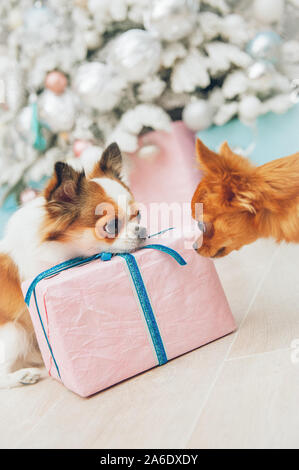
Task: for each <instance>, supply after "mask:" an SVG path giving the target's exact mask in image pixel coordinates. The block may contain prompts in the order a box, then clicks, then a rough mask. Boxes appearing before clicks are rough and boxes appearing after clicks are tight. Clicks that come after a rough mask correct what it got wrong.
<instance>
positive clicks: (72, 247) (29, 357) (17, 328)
mask: <svg viewBox="0 0 299 470" xmlns="http://www.w3.org/2000/svg"><path fill="white" fill-rule="evenodd" d="M94 181H95V182H96V183H98V184H99V185H101V186H102V187H103V188H104V190H105V192H106V194H107V195H108V196H109V197H111V198H112V199H113V200H114V201H115V202H116V203H120V204H121V205H122V206H123V207H122V209H123V210H124V209H126V210H127V209H128V204H127V202H128V201H129V200H130V199H131V194H130V193H129V191H127V190H126V188H125V187H124V186H123V185H121V184H120V183H118V182H117V181H116V180H112V179H110V178H97V179H94ZM45 203H46V201H45V199H44V198H43V197H39V198H37V199H35V200H33V201H32V202H29V203H27V204H26V205H25V206H23V207H21V208H20V209H19V210H18V211H17V212H16V213H15V214H14V215H13V216H12V217H11V219H10V221H9V223H8V225H7V228H6V233H5V238H4V239H3V240H2V241H1V242H0V253H5V254H7V255H9V256H10V257H11V259H12V260H13V261H14V263H15V264H16V266H17V267H18V270H19V274H20V278H21V280H22V281H23V280H25V279H30V278H33V277H35V276H36V275H37V274H39V273H40V272H41V271H44V270H46V269H48V268H50V267H51V266H54V265H56V264H58V263H60V262H62V261H65V260H67V259H70V258H73V257H76V256H90V255H92V254H95V253H99V252H101V251H107V244H105V243H103V242H100V241H99V240H97V239H96V238H95V237H92V236H91V234H90V231H88V230H86V232H84V233H83V234H82V233H80V236H78V238H73V239H72V241H71V242H69V243H60V242H59V241H49V242H42V243H41V242H40V238H41V237H40V231H41V224H42V222H43V220H44V218H45V215H46V209H45ZM129 219H130V214H127V230H126V232H125V233H124V234H120V235H119V237H117V238H116V239H115V241H114V242H113V244H112V245H110V246H109V251H113V252H117V251H130V250H133V249H135V248H137V246H138V245H139V243H140V240H139V239H138V234H137V232H136V227H138V224H137V223H136V220H132V221H130V220H129ZM0 295H1V294H0ZM24 308H26V307H25V304H24ZM21 313H22V312H20V314H21ZM41 364H42V361H41V357H40V353H39V351H38V348H37V344H36V339H35V335H34V333H33V332H28V331H26V330H25V328H23V327H22V326H21V325H20V324H19V323H18V322H17V321H15V322H9V323H6V324H4V325H3V326H1V327H0V388H10V387H17V386H20V385H24V384H31V383H35V382H37V381H38V380H39V379H40V377H41V376H42V375H43V373H44V372H43V370H42V369H39V368H36V367H28V365H30V366H32V365H41ZM24 365H26V366H27V367H25V368H24ZM20 367H21V368H20Z"/></svg>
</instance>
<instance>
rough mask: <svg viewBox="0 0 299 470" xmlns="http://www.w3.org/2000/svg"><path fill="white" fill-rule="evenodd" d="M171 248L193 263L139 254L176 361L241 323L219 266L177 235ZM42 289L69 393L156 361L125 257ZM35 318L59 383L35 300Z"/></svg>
mask: <svg viewBox="0 0 299 470" xmlns="http://www.w3.org/2000/svg"><path fill="white" fill-rule="evenodd" d="M151 242H152V243H159V242H160V243H161V242H162V243H166V240H165V238H163V239H161V238H159V237H158V238H155V239H153V240H151ZM167 245H168V246H170V247H172V248H174V249H175V250H177V251H178V252H179V253H180V254H181V255H182V256H183V258H184V259H185V260H186V261H187V265H185V266H180V265H179V264H178V263H177V262H176V261H175V260H174V259H173V258H171V257H170V256H169V255H167V254H165V253H161V252H159V251H155V250H151V249H144V250H139V251H138V252H136V253H135V257H136V260H137V262H138V265H139V268H140V270H141V273H142V276H143V279H144V283H145V286H146V288H147V292H148V294H149V297H150V301H151V304H152V307H153V311H154V313H155V317H156V320H157V323H158V327H159V330H160V333H161V337H162V340H163V342H164V346H165V350H166V354H167V357H168V359H172V358H174V357H177V356H179V355H181V354H184V353H186V352H188V351H191V350H192V349H195V348H197V347H199V346H201V345H203V344H206V343H209V342H210V341H213V340H215V339H217V338H219V337H221V336H224V335H226V334H228V333H230V332H231V331H233V330H234V329H235V323H234V319H233V317H232V314H231V312H230V308H229V306H228V303H227V300H226V298H225V295H224V292H223V289H222V287H221V284H220V282H219V279H218V276H217V273H216V270H215V268H214V264H213V262H212V261H211V260H209V259H207V258H203V257H201V256H195V254H194V252H193V250H192V249H190V247H188V248H186V247H185V240H184V239H183V238H182V237H181V236H179V235H178V234H177V233H175V231H174V232H173V234H172V236H171V237H168V239H167ZM28 285H29V283H28V282H26V283H24V285H23V290H24V293H26V290H27V287H28ZM36 292H37V300H38V305H39V307H40V312H41V315H42V319H43V322H44V325H45V329H46V331H47V335H48V338H49V341H50V344H51V347H52V350H53V352H54V356H55V359H56V361H57V363H58V367H59V369H60V374H61V380H62V382H63V383H64V385H65V386H66V387H67V388H69V389H70V390H72V391H74V392H76V393H77V394H79V395H81V396H89V395H92V394H93V393H95V392H98V391H100V390H103V389H105V388H107V387H109V386H111V385H113V384H116V383H117V382H120V381H122V380H124V379H127V378H129V377H132V376H134V375H136V374H138V373H140V372H142V371H145V370H147V369H150V368H152V367H154V366H156V365H157V364H158V361H157V357H156V354H155V350H154V348H153V345H152V341H151V337H150V334H149V332H148V329H147V326H146V323H145V319H144V316H143V313H142V311H141V309H140V307H139V303H138V300H137V296H136V293H135V289H134V287H133V284H132V281H131V278H130V275H129V271H128V269H127V266H126V263H125V260H124V259H122V258H120V257H117V256H116V257H114V258H113V259H112V260H111V261H101V260H97V261H93V262H91V263H89V264H88V265H83V266H80V267H77V268H72V269H69V270H67V271H64V272H62V273H60V274H58V275H55V276H53V277H52V278H49V279H44V280H42V281H41V282H40V283H39V284H38V286H37V289H36ZM30 314H31V318H32V321H33V323H34V327H35V331H36V334H37V338H38V343H39V346H40V349H41V352H42V355H43V359H44V362H45V365H46V368H47V369H48V371H49V373H50V374H51V375H52V376H53V377H55V378H59V377H58V374H57V371H56V368H55V365H54V364H53V360H52V358H51V355H50V352H49V349H48V346H47V344H46V341H45V338H44V335H43V332H42V329H41V325H40V322H39V319H38V315H37V311H36V307H35V303H34V300H33V298H32V299H31V303H30Z"/></svg>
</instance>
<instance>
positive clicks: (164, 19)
mask: <svg viewBox="0 0 299 470" xmlns="http://www.w3.org/2000/svg"><path fill="white" fill-rule="evenodd" d="M149 4H150V6H149V9H148V10H147V11H146V12H145V14H144V24H145V28H146V29H147V30H148V31H151V32H152V33H154V34H156V35H157V36H158V37H159V38H160V39H164V40H166V41H176V40H178V39H182V38H184V37H186V36H187V35H188V34H190V33H191V31H192V30H193V27H194V24H195V22H196V18H197V12H198V9H199V0H154V1H152V2H149Z"/></svg>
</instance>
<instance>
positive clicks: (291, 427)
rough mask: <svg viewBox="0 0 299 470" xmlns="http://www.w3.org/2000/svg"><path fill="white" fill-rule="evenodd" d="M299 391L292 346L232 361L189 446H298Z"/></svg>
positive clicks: (227, 363) (221, 378) (209, 401)
mask: <svg viewBox="0 0 299 470" xmlns="http://www.w3.org/2000/svg"><path fill="white" fill-rule="evenodd" d="M298 394H299V364H298V363H297V364H293V363H292V361H291V352H290V351H289V350H287V351H274V352H271V353H264V354H261V355H255V356H251V357H248V358H240V359H233V360H229V361H226V362H225V365H224V369H223V371H222V373H221V375H220V377H219V379H218V381H217V383H216V385H215V387H214V389H213V392H212V393H211V396H210V399H209V400H208V403H207V405H206V407H205V409H204V411H203V413H202V415H201V417H200V419H199V420H198V423H197V425H196V427H195V429H194V431H193V433H192V436H191V438H190V440H189V442H188V447H191V448H193V447H195V448H298V447H299V432H298V429H299V413H298Z"/></svg>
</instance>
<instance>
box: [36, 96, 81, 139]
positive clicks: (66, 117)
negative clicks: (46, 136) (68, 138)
mask: <svg viewBox="0 0 299 470" xmlns="http://www.w3.org/2000/svg"><path fill="white" fill-rule="evenodd" d="M38 108H39V117H40V120H42V121H43V122H45V123H46V124H47V125H48V126H49V128H50V130H51V131H52V132H54V133H56V132H60V131H69V130H71V129H72V127H73V125H74V121H75V99H74V96H73V94H72V93H71V92H70V91H65V92H64V93H62V95H56V94H55V93H53V92H52V91H50V90H45V91H43V93H42V94H41V95H40V97H39V100H38Z"/></svg>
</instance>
